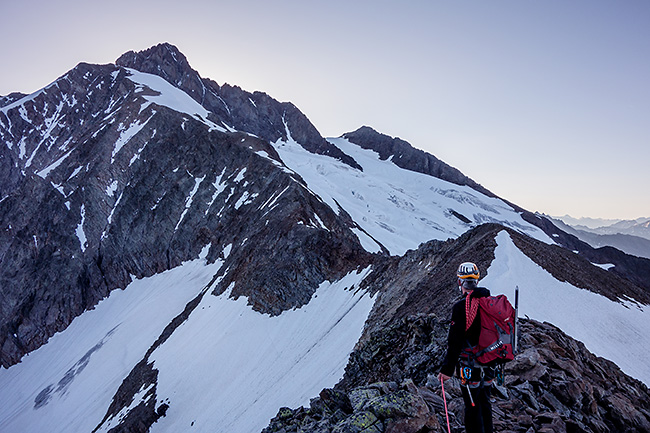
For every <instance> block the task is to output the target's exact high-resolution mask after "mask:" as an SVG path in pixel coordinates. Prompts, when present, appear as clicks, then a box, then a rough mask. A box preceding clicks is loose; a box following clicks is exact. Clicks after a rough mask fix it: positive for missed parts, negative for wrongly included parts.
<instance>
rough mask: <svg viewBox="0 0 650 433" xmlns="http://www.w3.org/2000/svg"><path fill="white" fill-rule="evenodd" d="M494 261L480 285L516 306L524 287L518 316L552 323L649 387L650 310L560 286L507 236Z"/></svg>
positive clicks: (500, 240)
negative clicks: (504, 296)
mask: <svg viewBox="0 0 650 433" xmlns="http://www.w3.org/2000/svg"><path fill="white" fill-rule="evenodd" d="M497 243H498V247H497V248H496V250H495V256H496V257H495V260H494V261H493V262H492V265H491V266H490V267H489V269H488V270H487V274H488V275H487V276H486V277H485V278H484V279H483V280H481V285H484V286H485V287H488V288H489V289H490V290H491V291H492V293H493V294H498V293H504V294H506V295H507V296H508V299H510V300H513V302H514V299H515V298H514V292H515V286H519V314H520V315H521V316H522V317H523V316H528V317H530V318H532V319H535V320H538V321H545V322H549V323H552V324H553V325H555V326H557V327H558V328H560V329H562V330H563V331H564V332H566V333H567V334H569V335H570V336H572V337H573V338H575V339H577V340H580V341H582V342H583V343H584V344H585V346H586V347H587V349H589V350H590V351H591V352H593V353H595V354H596V355H598V356H602V357H603V358H607V359H609V360H611V361H613V362H615V363H616V364H617V365H618V366H619V367H620V368H621V370H623V371H624V372H625V373H627V374H629V375H630V376H632V377H635V378H637V379H639V380H641V381H643V382H644V383H645V384H646V385H648V386H650V363H648V360H647V353H646V352H645V351H644V350H639V348H642V347H648V346H649V345H650V333H648V329H650V311H648V306H647V305H639V304H637V303H636V302H632V301H630V300H622V302H621V303H616V302H613V301H611V300H609V299H608V298H606V297H604V296H601V295H599V294H596V293H593V292H590V291H588V290H584V289H580V288H577V287H575V286H572V285H571V284H569V283H567V282H562V281H558V280H557V279H555V278H554V277H553V276H552V275H551V274H549V273H548V272H547V271H546V270H544V269H543V268H541V267H540V266H539V265H537V264H535V263H534V262H533V261H532V260H530V259H529V258H528V257H526V255H524V254H523V253H522V252H521V251H520V250H519V249H518V248H517V247H516V246H515V245H514V243H513V242H512V240H511V239H510V236H509V235H508V234H507V232H505V231H502V232H500V233H499V235H498V236H497Z"/></svg>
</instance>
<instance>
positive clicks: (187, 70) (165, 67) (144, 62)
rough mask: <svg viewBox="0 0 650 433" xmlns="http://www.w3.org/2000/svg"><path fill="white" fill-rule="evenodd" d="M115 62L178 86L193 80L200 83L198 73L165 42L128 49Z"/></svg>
mask: <svg viewBox="0 0 650 433" xmlns="http://www.w3.org/2000/svg"><path fill="white" fill-rule="evenodd" d="M115 64H116V65H118V66H123V67H125V68H132V69H135V70H138V71H140V72H146V73H149V74H155V75H158V76H160V77H162V78H164V79H165V80H167V81H168V82H169V83H171V84H173V85H174V86H177V87H179V88H182V87H186V86H183V84H187V83H188V82H192V81H195V82H196V85H198V84H200V83H201V78H200V76H199V73H198V72H197V71H195V70H194V69H192V67H191V66H190V64H189V62H188V61H187V58H186V57H185V55H184V54H183V53H181V52H180V50H179V49H178V48H176V46H174V45H172V44H170V43H168V42H165V43H162V44H158V45H155V46H153V47H151V48H148V49H146V50H144V51H139V52H135V51H129V52H126V53H124V54H122V55H121V56H120V57H119V58H118V59H117V60H116V61H115Z"/></svg>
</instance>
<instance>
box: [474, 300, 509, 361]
mask: <svg viewBox="0 0 650 433" xmlns="http://www.w3.org/2000/svg"><path fill="white" fill-rule="evenodd" d="M476 299H477V300H478V302H479V311H480V312H481V314H480V316H481V334H480V336H479V339H478V344H477V345H476V346H474V347H470V348H468V349H465V354H466V356H467V357H468V358H469V359H470V360H475V361H478V362H479V363H481V364H487V363H489V362H492V361H494V360H499V361H501V362H507V361H512V360H513V359H514V357H515V356H514V352H513V347H512V346H513V343H514V340H515V317H516V313H515V309H514V308H513V307H512V305H511V304H510V302H509V301H508V298H507V297H506V295H497V296H486V297H483V298H476Z"/></svg>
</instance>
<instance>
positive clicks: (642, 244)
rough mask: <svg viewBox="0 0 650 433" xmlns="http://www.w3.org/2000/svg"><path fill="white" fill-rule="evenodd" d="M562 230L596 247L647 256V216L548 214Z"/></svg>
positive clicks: (649, 228)
mask: <svg viewBox="0 0 650 433" xmlns="http://www.w3.org/2000/svg"><path fill="white" fill-rule="evenodd" d="M548 218H550V219H552V220H553V222H554V223H555V224H557V225H558V226H559V227H560V228H561V229H562V230H564V231H566V232H567V233H571V234H572V235H575V236H577V237H578V238H579V239H580V240H582V241H584V242H587V243H588V244H589V245H591V246H592V247H595V248H599V247H604V246H612V247H615V248H617V249H619V250H621V251H624V252H626V253H627V254H631V255H634V256H638V257H645V258H650V218H638V219H636V220H595V219H585V218H580V219H575V218H571V217H568V216H564V217H548Z"/></svg>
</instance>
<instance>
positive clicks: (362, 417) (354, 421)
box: [332, 411, 384, 433]
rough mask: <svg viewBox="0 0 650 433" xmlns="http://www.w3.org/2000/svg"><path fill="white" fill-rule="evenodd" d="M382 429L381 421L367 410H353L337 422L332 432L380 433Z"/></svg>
mask: <svg viewBox="0 0 650 433" xmlns="http://www.w3.org/2000/svg"><path fill="white" fill-rule="evenodd" d="M383 431H384V426H383V424H382V422H381V421H380V420H379V418H377V416H376V415H375V414H373V413H372V412H369V411H361V412H355V413H353V414H352V415H350V416H349V417H347V418H346V419H345V420H343V421H341V422H340V423H338V424H337V425H336V426H335V427H334V429H333V430H332V433H381V432H383Z"/></svg>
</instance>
